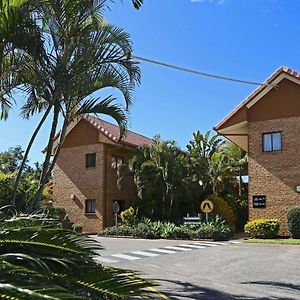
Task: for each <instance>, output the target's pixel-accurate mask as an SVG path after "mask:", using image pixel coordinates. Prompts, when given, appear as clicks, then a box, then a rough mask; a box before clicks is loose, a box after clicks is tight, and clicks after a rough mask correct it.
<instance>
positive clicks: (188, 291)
mask: <svg viewBox="0 0 300 300" xmlns="http://www.w3.org/2000/svg"><path fill="white" fill-rule="evenodd" d="M154 281H155V282H157V283H159V284H162V285H166V284H167V286H169V287H170V288H169V289H167V290H164V291H162V292H163V293H164V294H165V295H167V296H168V297H170V299H174V300H175V299H181V300H188V299H190V300H192V299H195V300H196V299H200V300H202V299H203V300H204V299H205V300H206V299H207V300H213V299H214V300H215V299H225V300H238V299H240V300H269V299H270V297H264V296H263V295H262V296H261V297H260V296H245V295H233V294H229V293H225V292H222V291H218V290H216V289H212V288H207V287H202V286H198V285H195V284H192V283H190V282H183V281H177V280H166V279H154ZM241 284H250V285H252V284H256V285H268V286H272V287H275V288H278V287H279V288H280V289H282V290H287V296H286V297H285V296H272V298H271V299H273V300H287V299H290V300H291V299H300V285H294V284H287V283H282V282H272V281H271V282H267V281H252V282H242V283H241ZM291 292H295V298H291Z"/></svg>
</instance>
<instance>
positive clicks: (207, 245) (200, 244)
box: [193, 242, 219, 247]
mask: <svg viewBox="0 0 300 300" xmlns="http://www.w3.org/2000/svg"><path fill="white" fill-rule="evenodd" d="M193 245H199V246H204V247H217V246H219V245H215V244H208V243H206V242H204V243H198V242H196V243H193Z"/></svg>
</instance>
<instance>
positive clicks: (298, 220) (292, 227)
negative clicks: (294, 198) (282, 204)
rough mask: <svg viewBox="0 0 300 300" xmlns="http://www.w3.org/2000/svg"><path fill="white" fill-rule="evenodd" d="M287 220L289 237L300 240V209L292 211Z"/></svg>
mask: <svg viewBox="0 0 300 300" xmlns="http://www.w3.org/2000/svg"><path fill="white" fill-rule="evenodd" d="M286 218H287V228H288V232H289V235H290V236H291V237H292V238H294V239H300V207H295V208H292V209H290V210H289V211H288V213H287V215H286Z"/></svg>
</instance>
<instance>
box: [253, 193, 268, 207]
mask: <svg viewBox="0 0 300 300" xmlns="http://www.w3.org/2000/svg"><path fill="white" fill-rule="evenodd" d="M252 203H253V208H266V196H265V195H259V196H258V195H255V196H253V197H252Z"/></svg>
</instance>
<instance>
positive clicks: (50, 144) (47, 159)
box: [28, 105, 59, 212]
mask: <svg viewBox="0 0 300 300" xmlns="http://www.w3.org/2000/svg"><path fill="white" fill-rule="evenodd" d="M58 117H59V107H58V106H57V105H55V106H54V113H53V119H52V125H51V131H50V136H49V140H48V145H47V152H46V157H45V161H44V164H43V170H42V174H41V177H40V184H39V188H38V190H37V192H36V194H35V197H34V199H33V201H32V203H30V205H29V207H28V210H29V211H30V212H31V211H32V209H33V207H34V208H37V207H38V204H39V202H40V200H41V197H42V192H43V189H44V186H45V183H46V174H47V173H48V170H49V166H50V159H51V154H52V151H53V144H54V137H55V134H56V129H57V124H58Z"/></svg>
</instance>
